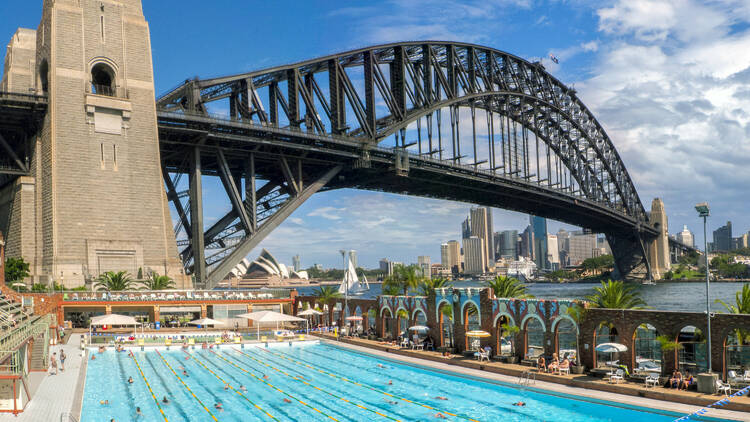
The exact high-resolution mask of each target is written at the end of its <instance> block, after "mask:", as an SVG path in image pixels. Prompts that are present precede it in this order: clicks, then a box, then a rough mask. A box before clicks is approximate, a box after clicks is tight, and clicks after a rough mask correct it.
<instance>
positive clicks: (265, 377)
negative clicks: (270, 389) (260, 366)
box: [263, 374, 271, 380]
mask: <svg viewBox="0 0 750 422" xmlns="http://www.w3.org/2000/svg"><path fill="white" fill-rule="evenodd" d="M263 379H264V380H270V379H271V377H269V376H268V375H266V374H263Z"/></svg>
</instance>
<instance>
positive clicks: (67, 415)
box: [60, 412, 78, 422]
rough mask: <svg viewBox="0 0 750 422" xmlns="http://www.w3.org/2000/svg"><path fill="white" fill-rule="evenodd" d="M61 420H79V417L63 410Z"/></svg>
mask: <svg viewBox="0 0 750 422" xmlns="http://www.w3.org/2000/svg"><path fill="white" fill-rule="evenodd" d="M60 422H78V419H76V417H75V416H73V414H72V413H70V412H62V413H60Z"/></svg>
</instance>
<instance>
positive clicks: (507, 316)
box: [492, 312, 516, 327]
mask: <svg viewBox="0 0 750 422" xmlns="http://www.w3.org/2000/svg"><path fill="white" fill-rule="evenodd" d="M500 317H506V318H508V320H510V322H512V323H513V325H515V324H516V319H515V318H513V315H511V314H509V313H508V312H499V313H498V314H497V315H495V319H494V320H492V326H493V327H497V321H499V320H500Z"/></svg>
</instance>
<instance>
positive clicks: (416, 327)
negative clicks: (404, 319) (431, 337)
mask: <svg viewBox="0 0 750 422" xmlns="http://www.w3.org/2000/svg"><path fill="white" fill-rule="evenodd" d="M429 329H430V327H428V326H426V325H413V326H411V327H409V330H410V331H427V330H429Z"/></svg>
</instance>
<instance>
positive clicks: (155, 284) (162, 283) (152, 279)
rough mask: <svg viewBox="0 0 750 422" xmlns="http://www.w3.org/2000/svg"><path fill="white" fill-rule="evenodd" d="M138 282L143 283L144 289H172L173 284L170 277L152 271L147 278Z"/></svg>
mask: <svg viewBox="0 0 750 422" xmlns="http://www.w3.org/2000/svg"><path fill="white" fill-rule="evenodd" d="M138 283H140V284H142V285H143V289H144V290H167V289H174V286H175V284H174V281H173V280H172V278H171V277H169V276H166V275H159V274H158V273H152V274H151V276H149V278H147V279H145V280H140V281H138Z"/></svg>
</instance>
